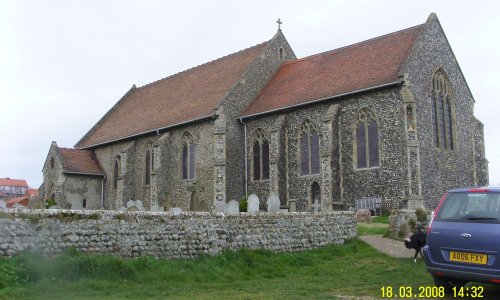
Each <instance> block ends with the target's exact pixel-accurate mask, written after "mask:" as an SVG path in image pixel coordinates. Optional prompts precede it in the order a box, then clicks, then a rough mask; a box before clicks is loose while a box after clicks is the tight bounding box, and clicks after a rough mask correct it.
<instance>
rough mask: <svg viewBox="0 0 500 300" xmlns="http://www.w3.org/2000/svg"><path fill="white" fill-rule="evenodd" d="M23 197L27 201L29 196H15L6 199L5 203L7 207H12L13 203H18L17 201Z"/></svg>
mask: <svg viewBox="0 0 500 300" xmlns="http://www.w3.org/2000/svg"><path fill="white" fill-rule="evenodd" d="M25 199H28V201H29V198H28V197H26V196H22V197H16V198H12V199H9V200H7V203H6V204H7V207H9V208H10V207H13V206H14V204H16V203H19V202H21V201H23V200H25Z"/></svg>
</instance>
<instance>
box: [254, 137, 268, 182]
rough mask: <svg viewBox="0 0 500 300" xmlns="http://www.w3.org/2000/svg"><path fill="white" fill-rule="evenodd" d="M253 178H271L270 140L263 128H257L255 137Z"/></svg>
mask: <svg viewBox="0 0 500 300" xmlns="http://www.w3.org/2000/svg"><path fill="white" fill-rule="evenodd" d="M252 151H253V156H252V159H253V161H252V166H253V180H267V179H269V140H268V139H267V138H266V137H265V134H264V131H263V130H262V129H257V131H256V133H255V136H254V139H253V148H252Z"/></svg>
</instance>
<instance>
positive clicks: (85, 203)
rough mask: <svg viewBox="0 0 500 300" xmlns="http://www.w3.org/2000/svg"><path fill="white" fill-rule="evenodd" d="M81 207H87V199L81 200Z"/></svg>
mask: <svg viewBox="0 0 500 300" xmlns="http://www.w3.org/2000/svg"><path fill="white" fill-rule="evenodd" d="M82 207H83V208H87V199H83V201H82Z"/></svg>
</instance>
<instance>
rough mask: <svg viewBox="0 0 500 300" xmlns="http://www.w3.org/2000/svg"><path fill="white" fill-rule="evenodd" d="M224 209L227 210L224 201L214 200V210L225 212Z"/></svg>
mask: <svg viewBox="0 0 500 300" xmlns="http://www.w3.org/2000/svg"><path fill="white" fill-rule="evenodd" d="M226 210H227V204H226V201H224V200H222V201H217V202H215V211H216V212H223V213H225V212H226Z"/></svg>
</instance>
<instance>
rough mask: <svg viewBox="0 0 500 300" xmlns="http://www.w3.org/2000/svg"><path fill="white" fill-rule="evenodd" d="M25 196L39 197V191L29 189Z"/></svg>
mask: <svg viewBox="0 0 500 300" xmlns="http://www.w3.org/2000/svg"><path fill="white" fill-rule="evenodd" d="M24 196H26V197H30V198H31V197H37V196H38V190H37V189H28V190H27V191H26V193H24Z"/></svg>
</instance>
